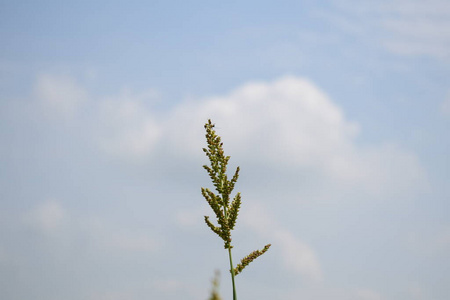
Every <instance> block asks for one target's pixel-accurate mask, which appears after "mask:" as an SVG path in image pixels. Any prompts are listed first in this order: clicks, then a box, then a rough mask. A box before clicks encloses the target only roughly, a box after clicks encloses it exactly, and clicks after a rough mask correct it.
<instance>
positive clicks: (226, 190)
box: [202, 120, 270, 300]
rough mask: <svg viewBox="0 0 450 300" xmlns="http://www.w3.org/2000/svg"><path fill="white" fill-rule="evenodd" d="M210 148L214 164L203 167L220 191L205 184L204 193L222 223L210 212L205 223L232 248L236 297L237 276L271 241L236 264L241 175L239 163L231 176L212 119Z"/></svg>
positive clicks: (208, 125) (207, 151)
mask: <svg viewBox="0 0 450 300" xmlns="http://www.w3.org/2000/svg"><path fill="white" fill-rule="evenodd" d="M205 129H206V142H207V145H208V146H207V148H203V152H205V154H206V156H207V157H208V159H209V161H210V165H209V166H208V165H204V166H203V168H204V169H205V170H206V171H207V172H208V174H209V177H210V178H211V180H212V183H213V185H214V187H215V190H216V192H217V194H216V193H214V192H212V191H211V190H209V189H207V188H202V195H203V197H204V198H205V199H206V201H207V202H208V204H209V206H211V208H212V210H213V212H214V214H215V215H216V220H217V223H218V226H216V225H215V224H213V223H212V222H211V221H210V220H209V217H208V216H205V223H206V225H208V227H209V228H210V229H211V230H212V231H213V232H214V233H215V234H217V235H218V236H219V237H220V238H221V239H222V240H223V242H224V248H225V249H226V250H227V251H228V258H229V261H230V273H231V282H232V286H233V300H237V295H236V284H235V277H236V276H237V275H238V274H239V273H241V272H242V271H243V270H244V268H245V267H246V266H248V265H249V264H250V263H251V262H252V261H254V260H255V259H256V258H258V257H259V256H261V255H262V254H264V253H265V252H266V251H267V250H269V248H270V244H267V245H266V246H264V248H263V249H261V250H256V251H253V252H252V253H250V254H249V255H247V256H246V257H244V258H243V259H242V260H241V262H240V263H239V264H237V266H236V267H234V265H233V256H232V253H231V249H232V248H233V246H232V245H231V231H232V230H233V229H234V227H235V225H236V220H237V217H238V214H239V209H240V207H241V194H240V193H237V194H236V195H235V196H234V198H233V200H232V201H231V203H230V200H231V198H230V195H231V193H232V191H233V189H234V186H235V184H236V181H237V180H238V178H239V170H240V169H239V167H237V168H236V171H235V173H234V175H233V177H232V178H231V180H228V176H227V173H226V172H227V165H228V161H229V160H230V156H225V154H224V151H223V143H222V142H221V138H220V136H218V135H217V134H216V132H215V130H214V124H213V123H212V122H211V120H208V122H207V123H206V124H205Z"/></svg>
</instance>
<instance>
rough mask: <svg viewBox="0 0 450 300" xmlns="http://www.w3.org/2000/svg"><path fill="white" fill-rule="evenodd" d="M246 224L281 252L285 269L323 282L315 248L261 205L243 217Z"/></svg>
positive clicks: (280, 257) (252, 206)
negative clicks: (286, 227) (276, 219)
mask: <svg viewBox="0 0 450 300" xmlns="http://www.w3.org/2000/svg"><path fill="white" fill-rule="evenodd" d="M242 219H243V220H244V221H243V222H244V224H245V225H246V226H247V227H249V228H251V229H252V230H254V231H255V232H256V233H258V235H260V236H261V237H264V238H267V239H268V240H270V241H271V243H273V244H274V245H277V246H276V247H277V248H279V249H280V250H281V252H280V253H278V255H280V256H279V259H280V260H281V261H282V263H283V266H284V268H285V269H287V270H290V271H293V272H295V273H299V274H301V275H302V276H304V278H307V279H309V280H311V281H316V282H318V281H321V280H322V277H323V275H322V270H321V266H320V262H319V259H318V257H317V254H316V253H315V251H314V250H313V248H312V247H311V246H309V245H307V244H306V243H304V242H303V241H301V240H300V239H298V238H297V237H295V235H294V234H293V233H292V232H290V231H288V230H286V229H284V228H283V227H282V226H281V225H280V224H279V223H278V222H276V221H275V219H273V218H272V217H271V215H270V214H269V213H268V212H267V210H266V209H265V208H264V206H262V205H261V204H251V207H250V208H249V209H248V210H247V213H244V216H243V217H242Z"/></svg>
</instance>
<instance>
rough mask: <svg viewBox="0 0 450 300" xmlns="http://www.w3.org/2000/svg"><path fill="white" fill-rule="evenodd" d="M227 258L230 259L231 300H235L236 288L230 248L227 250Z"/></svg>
mask: <svg viewBox="0 0 450 300" xmlns="http://www.w3.org/2000/svg"><path fill="white" fill-rule="evenodd" d="M228 256H229V257H230V268H231V282H232V283H233V300H237V296H236V286H235V284H234V267H233V258H232V256H231V248H228Z"/></svg>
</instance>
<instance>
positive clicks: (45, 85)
mask: <svg viewBox="0 0 450 300" xmlns="http://www.w3.org/2000/svg"><path fill="white" fill-rule="evenodd" d="M34 93H35V95H36V96H37V98H38V99H39V100H40V101H41V103H42V105H43V108H44V109H45V110H46V113H47V114H48V115H50V116H53V117H59V118H73V117H75V114H76V113H77V112H78V110H79V109H80V107H81V105H82V104H84V102H85V101H86V100H87V98H88V95H87V92H86V90H85V89H84V88H83V87H82V86H80V85H79V84H78V83H77V82H76V80H74V79H73V78H72V77H68V76H56V75H53V74H41V75H39V76H38V78H37V80H36V83H35V87H34Z"/></svg>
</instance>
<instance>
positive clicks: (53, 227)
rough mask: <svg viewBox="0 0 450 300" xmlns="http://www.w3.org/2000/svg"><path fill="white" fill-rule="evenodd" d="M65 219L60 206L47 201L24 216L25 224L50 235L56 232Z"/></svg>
mask: <svg viewBox="0 0 450 300" xmlns="http://www.w3.org/2000/svg"><path fill="white" fill-rule="evenodd" d="M66 218H67V215H66V212H65V210H64V209H63V208H62V206H61V204H60V203H58V202H57V201H55V200H49V201H46V202H43V203H41V204H39V205H38V206H37V207H36V208H34V209H33V210H31V211H29V212H28V213H26V214H25V217H24V219H25V222H27V223H28V224H30V225H31V226H33V227H34V228H36V229H37V230H39V231H41V232H42V233H46V234H52V233H56V232H58V231H59V230H60V229H61V227H62V225H63V224H64V222H65V220H66Z"/></svg>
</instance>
